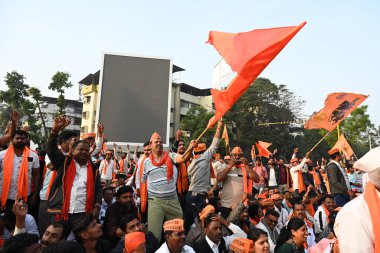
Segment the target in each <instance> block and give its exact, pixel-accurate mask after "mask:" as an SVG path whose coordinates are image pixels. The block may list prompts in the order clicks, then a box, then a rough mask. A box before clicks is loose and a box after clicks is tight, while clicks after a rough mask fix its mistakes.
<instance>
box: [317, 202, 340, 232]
mask: <svg viewBox="0 0 380 253" xmlns="http://www.w3.org/2000/svg"><path fill="white" fill-rule="evenodd" d="M321 201H322V205H320V206H319V207H318V209H317V211H316V212H315V214H314V229H315V235H316V236H318V235H319V234H320V233H321V232H322V231H323V229H325V227H326V226H327V225H328V224H329V215H330V212H331V211H333V210H334V209H335V201H334V197H333V196H332V195H325V196H323V197H322V199H321Z"/></svg>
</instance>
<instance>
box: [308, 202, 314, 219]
mask: <svg viewBox="0 0 380 253" xmlns="http://www.w3.org/2000/svg"><path fill="white" fill-rule="evenodd" d="M306 208H307V211H308V213H309V214H310V215H311V216H312V217H314V214H315V210H314V206H313V204H310V203H309V204H306Z"/></svg>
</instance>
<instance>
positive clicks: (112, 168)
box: [99, 150, 117, 187]
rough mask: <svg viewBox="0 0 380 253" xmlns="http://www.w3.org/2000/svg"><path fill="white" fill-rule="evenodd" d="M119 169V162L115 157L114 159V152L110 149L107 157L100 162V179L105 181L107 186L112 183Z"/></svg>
mask: <svg viewBox="0 0 380 253" xmlns="http://www.w3.org/2000/svg"><path fill="white" fill-rule="evenodd" d="M116 171H117V163H116V161H115V159H113V153H112V152H111V151H110V150H108V151H107V152H106V158H105V159H104V160H103V161H102V162H101V163H100V166H99V173H100V175H101V176H100V179H101V181H102V182H104V183H105V184H106V185H107V187H109V186H110V185H111V181H112V179H113V177H114V175H115V174H116Z"/></svg>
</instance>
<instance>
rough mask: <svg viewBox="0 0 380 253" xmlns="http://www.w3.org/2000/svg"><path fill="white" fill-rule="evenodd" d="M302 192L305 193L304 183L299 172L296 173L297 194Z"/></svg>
mask: <svg viewBox="0 0 380 253" xmlns="http://www.w3.org/2000/svg"><path fill="white" fill-rule="evenodd" d="M294 190H296V189H294ZM304 191H306V186H305V183H304V182H303V178H302V172H301V171H300V170H299V171H298V192H299V193H301V192H304Z"/></svg>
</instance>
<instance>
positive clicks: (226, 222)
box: [212, 214, 230, 227]
mask: <svg viewBox="0 0 380 253" xmlns="http://www.w3.org/2000/svg"><path fill="white" fill-rule="evenodd" d="M212 220H213V221H219V222H220V223H221V224H222V225H223V226H225V227H228V226H229V225H230V223H229V222H228V221H226V220H225V219H224V218H223V217H222V216H220V215H219V214H217V215H215V216H214V217H212Z"/></svg>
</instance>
